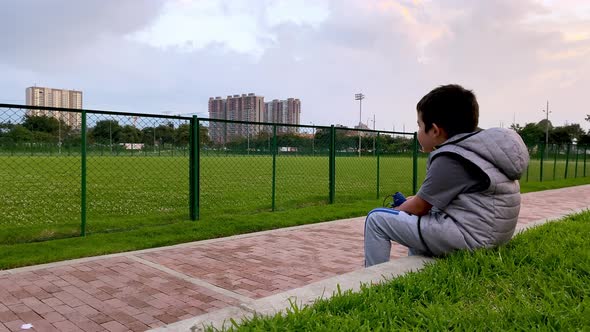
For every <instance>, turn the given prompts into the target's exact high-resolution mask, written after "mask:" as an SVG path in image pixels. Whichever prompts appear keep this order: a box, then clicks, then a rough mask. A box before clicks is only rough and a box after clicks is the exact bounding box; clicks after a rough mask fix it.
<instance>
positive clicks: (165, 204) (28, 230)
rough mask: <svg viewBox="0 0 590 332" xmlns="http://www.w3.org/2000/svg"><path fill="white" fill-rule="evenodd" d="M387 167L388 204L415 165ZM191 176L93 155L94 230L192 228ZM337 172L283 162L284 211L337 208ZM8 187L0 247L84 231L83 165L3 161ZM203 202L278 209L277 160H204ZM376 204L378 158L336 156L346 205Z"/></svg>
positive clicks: (297, 160) (177, 166) (392, 161)
mask: <svg viewBox="0 0 590 332" xmlns="http://www.w3.org/2000/svg"><path fill="white" fill-rule="evenodd" d="M379 159H380V160H379V165H380V170H379V172H380V179H379V182H380V183H379V188H380V191H379V197H384V196H385V195H387V194H390V193H392V192H395V191H402V192H405V193H407V194H411V191H412V159H411V158H408V157H393V156H384V157H380V158H379ZM423 162H424V160H422V162H421V165H420V166H419V167H422V168H424V164H423ZM188 172H189V170H188V158H186V157H141V156H135V157H111V156H109V157H105V156H102V157H101V156H90V157H88V161H87V204H88V221H87V230H88V232H89V233H92V232H105V231H113V230H121V229H129V228H137V227H141V226H144V225H153V224H165V223H170V222H177V221H180V220H188V219H189V214H188V206H189V197H188V196H189V188H188V177H189V176H188V175H189V173H188ZM328 173H329V169H328V157H327V156H326V157H322V156H316V157H312V156H303V157H294V156H279V157H277V158H276V188H275V192H276V194H275V200H276V201H275V208H276V210H279V211H280V210H288V209H293V208H298V207H302V206H309V205H318V204H327V203H328V194H329V186H328ZM0 186H1V187H2V188H3V189H2V191H0V202H2V203H1V204H2V206H1V208H0V227H1V228H2V229H3V230H4V231H3V232H1V233H0V243H17V242H22V241H25V242H26V241H29V240H30V239H31V238H32V239H48V238H56V237H63V236H75V235H77V234H78V233H79V229H80V193H81V190H80V159H79V158H78V157H73V156H72V157H55V156H46V157H30V156H26V157H0ZM200 197H201V219H208V218H209V219H210V218H215V217H218V216H219V215H223V214H254V213H258V212H262V211H271V208H272V158H271V157H270V156H252V157H248V156H229V157H202V158H201V195H200ZM376 198H377V159H376V157H362V158H358V157H340V156H339V157H336V201H337V202H351V201H354V200H374V199H376ZM32 234H36V235H32Z"/></svg>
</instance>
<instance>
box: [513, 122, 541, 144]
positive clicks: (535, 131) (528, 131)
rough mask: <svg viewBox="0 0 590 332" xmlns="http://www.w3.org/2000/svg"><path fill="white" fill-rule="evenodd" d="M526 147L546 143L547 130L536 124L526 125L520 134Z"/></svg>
mask: <svg viewBox="0 0 590 332" xmlns="http://www.w3.org/2000/svg"><path fill="white" fill-rule="evenodd" d="M518 134H519V135H520V137H522V140H523V141H524V143H525V144H526V145H534V144H537V143H540V142H544V141H545V128H541V127H539V125H537V124H534V123H526V124H525V125H524V127H523V128H522V129H521V130H520V131H519V132H518Z"/></svg>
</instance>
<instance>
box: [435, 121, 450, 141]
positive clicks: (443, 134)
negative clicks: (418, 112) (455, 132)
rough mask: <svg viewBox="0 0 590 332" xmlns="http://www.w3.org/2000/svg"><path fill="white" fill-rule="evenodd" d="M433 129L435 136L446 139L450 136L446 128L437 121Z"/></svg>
mask: <svg viewBox="0 0 590 332" xmlns="http://www.w3.org/2000/svg"><path fill="white" fill-rule="evenodd" d="M432 130H433V132H432V133H433V134H434V136H435V137H441V138H444V139H445V140H446V139H447V138H448V135H447V132H446V130H445V129H444V128H442V127H439V126H438V125H437V124H436V123H433V124H432Z"/></svg>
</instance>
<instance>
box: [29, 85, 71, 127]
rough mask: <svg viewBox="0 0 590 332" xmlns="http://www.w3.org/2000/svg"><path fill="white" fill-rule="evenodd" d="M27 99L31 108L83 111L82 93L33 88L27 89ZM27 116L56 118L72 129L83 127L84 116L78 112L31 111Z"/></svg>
mask: <svg viewBox="0 0 590 332" xmlns="http://www.w3.org/2000/svg"><path fill="white" fill-rule="evenodd" d="M26 98H27V105H30V106H47V107H57V108H73V109H82V91H76V90H63V89H53V88H44V87H38V86H32V87H28V88H27V90H26ZM27 114H28V115H33V116H42V115H45V116H50V117H54V118H57V119H58V120H62V121H63V122H64V123H65V124H66V125H68V126H70V127H71V128H72V129H80V127H81V126H82V114H81V113H78V112H60V111H47V110H30V111H28V112H27Z"/></svg>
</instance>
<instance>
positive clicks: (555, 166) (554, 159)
mask: <svg viewBox="0 0 590 332" xmlns="http://www.w3.org/2000/svg"><path fill="white" fill-rule="evenodd" d="M558 154H559V145H557V144H555V155H554V156H553V181H555V171H556V170H557V155H558Z"/></svg>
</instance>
